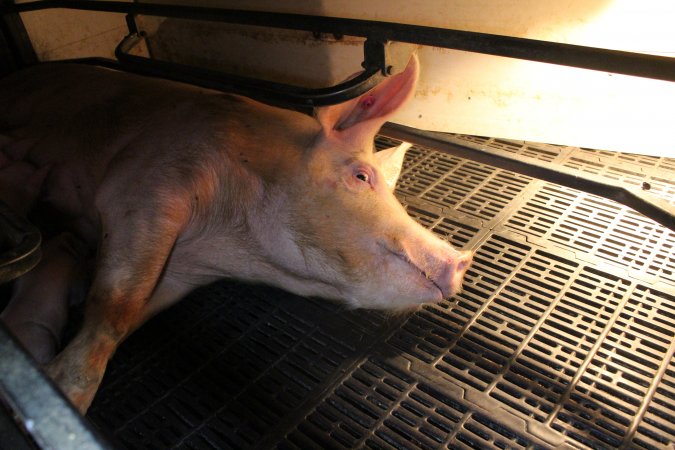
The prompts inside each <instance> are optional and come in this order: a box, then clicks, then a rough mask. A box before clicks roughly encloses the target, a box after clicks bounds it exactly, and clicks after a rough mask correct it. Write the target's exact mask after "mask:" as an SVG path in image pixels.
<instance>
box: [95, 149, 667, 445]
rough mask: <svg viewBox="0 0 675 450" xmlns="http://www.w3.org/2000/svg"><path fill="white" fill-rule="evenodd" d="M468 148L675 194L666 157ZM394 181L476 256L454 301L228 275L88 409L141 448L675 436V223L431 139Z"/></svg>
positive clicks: (425, 219)
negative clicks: (373, 296) (408, 304)
mask: <svg viewBox="0 0 675 450" xmlns="http://www.w3.org/2000/svg"><path fill="white" fill-rule="evenodd" d="M457 140H458V141H460V142H464V143H466V145H467V146H474V147H475V146H478V147H489V148H493V149H498V150H501V151H505V152H509V153H512V154H514V155H518V157H522V158H531V159H536V160H539V161H546V162H555V163H560V164H563V165H565V166H566V167H568V168H570V169H573V170H578V171H580V172H590V173H593V174H595V175H600V176H602V177H604V178H606V179H608V180H614V181H613V182H617V183H624V184H626V185H628V186H638V185H639V186H642V184H643V183H644V182H647V183H649V187H650V190H651V191H652V192H653V193H654V194H655V195H659V196H662V197H663V198H667V199H668V201H673V197H675V195H673V194H674V193H675V181H673V180H675V161H673V160H668V159H665V158H655V157H645V156H639V155H626V154H616V153H611V152H603V151H595V150H589V149H579V148H572V147H562V146H553V145H539V144H532V143H525V142H516V141H508V140H501V139H494V138H481V137H473V136H457ZM397 144H398V142H397V141H394V140H391V139H386V138H378V140H377V141H376V147H377V148H378V149H382V148H387V147H391V146H394V145H397ZM396 192H397V195H398V196H399V198H400V199H401V201H402V202H403V204H404V206H405V208H406V210H407V211H408V213H409V214H410V215H411V216H412V217H414V218H415V219H416V220H417V221H419V222H420V223H422V224H423V225H424V226H426V227H428V228H430V229H431V230H433V231H434V232H435V233H436V234H438V235H439V236H440V237H442V238H443V239H445V240H447V241H448V242H450V243H451V244H452V245H454V246H456V247H459V248H472V249H475V250H476V256H475V260H474V264H473V266H472V267H471V268H470V270H469V272H468V273H467V276H466V281H465V285H464V289H463V291H462V293H461V294H459V295H457V296H455V297H454V298H452V299H448V300H446V301H443V302H441V303H439V304H436V305H424V306H422V307H420V308H419V309H418V310H417V311H416V312H414V313H411V314H408V315H394V316H388V315H386V314H381V313H373V312H364V311H347V310H345V309H344V308H342V307H341V306H339V305H337V304H333V303H328V302H323V301H320V300H315V299H300V298H297V297H294V296H292V295H289V294H287V293H284V292H281V291H279V290H275V289H271V288H266V287H254V286H244V285H240V284H236V283H227V282H222V283H218V284H215V285H213V286H209V287H207V288H204V289H201V290H199V291H197V292H195V293H194V294H192V295H191V296H190V297H189V298H188V299H186V300H185V301H184V302H181V303H179V304H178V305H176V306H175V307H173V308H171V309H170V310H168V311H166V312H164V313H162V314H161V315H160V316H158V317H157V318H156V319H154V320H152V321H151V322H149V323H148V324H147V325H146V326H144V327H143V328H141V330H139V331H138V332H137V333H136V334H135V335H134V336H132V337H131V338H130V339H129V341H128V342H126V343H125V344H124V345H123V346H122V347H121V348H120V350H119V352H118V353H117V355H116V356H115V358H114V359H113V360H112V361H111V364H110V369H109V371H108V374H107V375H106V378H105V380H104V383H103V386H102V389H101V391H100V392H99V394H98V396H97V398H96V400H95V402H94V405H93V406H92V409H91V411H90V414H89V418H90V419H91V420H92V422H94V423H95V424H96V425H97V426H98V427H99V428H101V430H102V431H103V432H104V433H105V434H106V435H108V436H109V437H110V439H111V441H112V442H113V444H114V445H116V446H117V447H119V448H130V449H146V448H150V449H153V448H156V449H165V448H181V449H223V448H281V449H310V448H321V449H324V448H335V449H348V448H368V449H383V448H398V449H414V448H420V449H432V448H433V449H436V448H448V449H469V448H472V449H505V448H514V449H518V448H528V449H533V448H534V449H552V448H558V449H565V448H568V449H571V448H593V449H610V448H626V449H627V448H636V449H671V450H672V449H673V448H674V446H675V425H674V424H675V406H674V405H675V233H673V232H672V231H670V230H667V229H665V228H663V227H662V226H660V225H658V224H656V223H654V222H652V221H651V220H649V219H647V218H645V217H644V216H642V215H640V214H639V213H636V212H634V211H632V210H631V209H629V208H626V207H624V206H622V205H619V204H617V203H615V202H612V201H609V200H606V199H603V198H600V197H597V196H593V195H588V194H584V193H581V192H579V191H576V190H574V189H570V188H566V187H561V186H557V185H554V184H551V183H546V182H543V181H539V180H535V179H531V178H528V177H525V176H521V175H518V174H514V173H511V172H508V171H505V170H500V169H496V168H494V167H490V166H487V165H484V164H479V163H475V162H471V161H466V160H463V159H460V158H456V157H452V156H449V155H447V154H444V153H441V152H438V151H435V150H432V149H428V148H421V147H418V146H413V147H412V148H411V149H410V150H409V152H408V155H407V157H406V160H405V163H404V169H403V172H402V176H401V179H400V182H399V184H398V186H397V191H396Z"/></svg>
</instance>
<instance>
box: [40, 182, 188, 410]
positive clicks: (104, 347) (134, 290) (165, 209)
mask: <svg viewBox="0 0 675 450" xmlns="http://www.w3.org/2000/svg"><path fill="white" fill-rule="evenodd" d="M113 197H114V195H113ZM121 198H124V197H121ZM183 200H184V199H183V198H177V197H176V196H174V197H173V198H172V197H171V196H167V195H166V193H164V195H163V196H161V197H159V198H152V196H146V197H144V198H143V199H138V198H135V199H130V200H128V201H127V202H123V201H117V202H114V201H113V202H102V203H103V205H102V206H100V207H99V210H100V211H101V219H102V231H101V233H102V234H101V244H100V249H99V256H98V262H97V267H96V273H95V276H94V280H93V283H92V286H91V289H90V291H89V295H88V298H87V304H86V309H85V318H84V324H83V326H82V329H81V330H80V332H79V333H78V334H77V336H76V337H75V338H74V339H73V340H72V341H71V342H70V344H68V346H67V347H66V348H65V349H64V350H63V352H61V353H60V354H59V355H58V356H57V357H56V358H55V359H54V361H53V362H52V363H51V364H50V365H49V366H48V368H47V372H48V374H49V375H50V376H51V377H52V379H53V380H54V381H55V382H56V383H57V385H58V386H59V387H60V388H61V390H62V391H63V392H64V393H65V394H66V396H67V397H68V398H69V399H70V401H71V402H72V403H73V404H74V405H75V407H76V408H77V409H78V410H79V411H80V412H82V413H85V412H86V411H87V409H88V408H89V405H90V404H91V402H92V400H93V397H94V395H95V393H96V391H97V389H98V386H99V384H100V383H101V379H102V378H103V374H104V372H105V368H106V365H107V363H108V360H109V359H110V358H111V356H112V355H113V353H114V352H115V350H116V349H117V346H118V345H119V344H120V343H121V342H122V340H124V338H126V337H127V336H128V335H129V334H130V333H132V332H133V331H134V330H135V329H136V328H137V327H138V326H140V325H141V323H142V322H143V321H144V320H146V319H147V309H148V301H149V299H150V297H151V296H152V293H153V290H154V289H155V286H156V285H157V283H158V280H159V279H160V277H161V275H162V271H163V269H164V266H165V264H166V261H167V259H168V257H169V255H170V253H171V251H172V248H173V246H174V243H175V242H176V239H177V237H178V235H179V233H180V231H181V230H182V228H183V226H184V224H185V223H186V222H187V218H188V215H187V214H186V210H187V208H186V207H185V205H186V204H187V203H188V202H184V201H183ZM139 204H142V205H145V207H143V208H141V207H140V206H139ZM139 208H140V209H139Z"/></svg>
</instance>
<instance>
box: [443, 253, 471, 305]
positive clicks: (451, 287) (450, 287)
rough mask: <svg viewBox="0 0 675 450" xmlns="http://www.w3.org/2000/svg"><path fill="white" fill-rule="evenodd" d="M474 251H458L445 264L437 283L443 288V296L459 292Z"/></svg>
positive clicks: (450, 295)
mask: <svg viewBox="0 0 675 450" xmlns="http://www.w3.org/2000/svg"><path fill="white" fill-rule="evenodd" d="M472 261H473V252H472V251H469V250H465V251H461V252H458V254H457V255H456V256H453V257H451V258H450V260H449V261H448V264H446V265H445V267H444V268H443V270H442V271H441V273H440V274H439V277H438V279H437V280H435V283H436V284H437V285H438V286H439V287H440V288H441V291H442V292H443V297H445V298H448V297H452V296H453V295H456V294H458V293H459V292H460V291H461V289H462V281H463V280H464V274H465V273H466V271H467V269H468V268H469V266H471V262H472Z"/></svg>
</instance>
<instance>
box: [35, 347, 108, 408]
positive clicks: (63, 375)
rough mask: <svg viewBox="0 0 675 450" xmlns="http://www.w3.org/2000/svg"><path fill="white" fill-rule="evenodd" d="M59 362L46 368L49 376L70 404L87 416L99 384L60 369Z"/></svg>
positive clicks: (56, 361)
mask: <svg viewBox="0 0 675 450" xmlns="http://www.w3.org/2000/svg"><path fill="white" fill-rule="evenodd" d="M57 363H58V360H55V361H54V363H52V364H49V365H48V366H47V368H46V371H47V375H49V377H50V378H51V379H52V380H53V381H54V383H56V385H57V386H58V387H59V389H60V390H61V392H62V393H63V394H64V395H65V396H66V397H67V398H68V400H69V401H70V403H72V405H73V406H74V407H75V409H77V410H78V411H79V412H80V414H82V415H85V414H86V413H87V410H88V409H89V406H90V405H91V402H92V401H93V400H94V395H95V394H96V390H97V388H98V383H97V382H96V381H93V380H87V379H86V378H85V377H82V376H78V375H76V374H74V373H73V372H64V371H63V370H62V369H60V368H59V364H57Z"/></svg>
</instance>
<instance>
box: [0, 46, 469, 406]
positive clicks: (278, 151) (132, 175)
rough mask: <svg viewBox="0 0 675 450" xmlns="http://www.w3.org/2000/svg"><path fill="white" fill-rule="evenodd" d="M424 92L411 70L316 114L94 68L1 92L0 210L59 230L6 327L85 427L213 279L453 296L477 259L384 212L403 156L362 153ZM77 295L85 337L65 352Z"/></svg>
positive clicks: (374, 304) (60, 69)
mask: <svg viewBox="0 0 675 450" xmlns="http://www.w3.org/2000/svg"><path fill="white" fill-rule="evenodd" d="M417 77H418V62H417V59H416V58H414V57H413V58H412V59H411V60H410V62H409V64H408V66H407V68H406V69H405V70H404V71H403V72H401V73H399V74H397V75H394V76H391V77H388V78H386V79H385V80H384V81H383V82H382V83H381V84H379V85H378V86H377V87H376V88H374V89H373V90H371V91H370V92H368V93H367V94H365V95H364V96H362V97H361V98H358V99H355V100H352V101H349V102H345V103H343V104H340V105H335V106H328V107H321V108H317V110H316V112H315V115H314V117H310V116H307V115H304V114H301V113H298V112H293V111H288V110H284V109H280V108H274V107H271V106H267V105H264V104H261V103H258V102H255V101H252V100H250V99H247V98H243V97H239V96H235V95H227V94H223V93H219V92H215V91H209V90H205V89H201V88H196V87H192V86H188V85H183V84H180V83H175V82H169V81H164V80H157V79H151V78H145V77H140V76H137V75H130V74H126V73H121V72H116V71H112V70H108V69H102V68H96V67H91V66H80V65H74V64H71V65H58V64H53V65H41V66H37V67H34V68H31V69H28V70H25V71H23V72H20V73H17V74H14V75H11V76H10V77H8V78H5V79H4V80H2V81H0V134H2V139H1V140H0V146H1V149H2V152H1V153H0V156H1V158H0V199H3V200H5V201H6V202H7V203H9V204H12V205H19V206H20V208H18V209H19V211H18V212H20V213H28V211H29V210H31V209H32V210H33V212H36V211H37V210H48V211H51V212H54V213H55V216H54V217H58V221H56V223H54V221H53V220H52V223H51V224H50V229H49V231H48V233H46V234H45V236H47V237H48V238H49V239H47V240H46V242H45V244H44V246H43V259H42V261H41V263H40V264H39V265H38V266H37V267H36V268H35V269H34V270H33V271H31V272H29V273H28V274H26V275H25V276H24V277H23V279H20V280H18V282H17V283H16V286H15V289H14V294H13V298H12V300H11V302H10V304H9V306H8V307H7V308H6V310H5V311H4V312H3V319H4V320H5V322H6V323H7V324H8V325H9V326H10V328H11V329H12V330H13V331H14V332H15V334H16V335H17V336H18V337H19V339H20V340H21V341H22V342H23V343H24V345H26V347H27V348H28V349H29V351H31V353H33V355H34V356H35V357H36V359H38V360H39V361H40V362H41V363H43V364H45V365H46V368H47V371H48V373H49V375H50V376H51V377H52V378H53V379H54V380H55V381H56V383H57V384H58V385H59V387H60V388H61V389H62V390H63V392H64V393H65V394H66V395H67V396H68V397H69V398H70V400H71V401H72V402H73V403H74V405H75V406H76V407H77V408H78V409H79V410H80V411H82V412H84V411H86V410H87V408H88V407H89V405H90V403H91V401H92V398H93V396H94V394H95V392H96V389H97V388H98V385H99V383H100V381H101V378H102V376H103V373H104V371H105V367H106V364H107V362H108V360H109V358H110V357H111V356H112V354H113V353H114V351H115V349H116V348H117V346H118V345H119V344H120V342H121V341H122V340H123V339H124V338H125V337H126V336H128V335H129V334H130V333H132V332H133V331H134V330H135V329H136V328H137V327H139V326H140V325H141V324H142V323H143V322H144V321H146V320H147V319H148V318H150V317H151V316H153V315H154V314H156V313H157V312H158V311H159V310H161V309H163V308H166V307H167V306H169V305H171V304H172V303H174V302H175V301H177V300H179V299H180V298H182V297H184V296H185V295H186V294H187V293H188V292H189V291H191V290H193V289H194V288H195V287H197V286H200V285H204V284H206V283H210V282H212V281H214V280H216V279H219V278H223V277H230V278H236V279H241V280H246V281H250V282H261V283H267V284H271V285H275V286H279V287H281V288H283V289H286V290H288V291H291V292H294V293H296V294H299V295H303V296H318V297H323V298H329V299H337V300H340V301H343V302H346V303H347V304H348V305H350V306H352V307H357V308H359V307H363V308H388V309H403V308H408V307H410V306H414V305H418V304H420V303H423V302H438V301H440V300H442V299H443V298H445V297H448V296H452V295H453V294H455V293H456V292H457V291H458V289H460V286H461V283H462V277H463V275H464V273H465V271H466V269H467V267H468V265H469V264H470V262H471V257H472V254H471V252H467V251H458V250H455V249H453V248H452V247H451V246H450V245H448V244H447V243H446V242H445V241H443V240H441V239H439V238H438V237H436V236H435V235H433V234H432V233H431V232H430V231H428V230H426V229H425V228H423V227H422V226H420V225H419V224H417V223H416V222H415V221H414V220H413V219H411V218H410V217H409V216H408V215H407V214H406V212H405V210H404V209H403V207H402V206H401V204H400V203H399V202H398V201H397V200H396V198H395V197H394V194H393V188H394V184H395V183H396V179H397V177H398V174H399V173H400V169H401V164H402V161H403V155H404V153H405V151H406V149H407V146H405V145H403V146H401V147H397V148H392V149H388V150H384V151H381V152H377V153H375V152H374V151H373V139H374V136H375V133H376V132H377V131H378V130H379V128H380V126H381V125H382V124H383V123H384V122H385V121H386V120H387V119H388V118H389V117H391V116H392V115H393V114H394V113H395V112H396V111H397V110H398V109H399V108H400V107H401V106H402V105H403V104H404V103H405V102H406V100H407V99H408V98H410V97H411V96H412V95H413V93H414V90H415V85H416V81H417ZM38 216H39V214H38ZM87 255H96V256H95V261H96V262H95V268H94V269H93V271H92V270H87V269H88V267H89V266H90V264H89V263H88V262H86V259H87ZM78 292H81V293H82V295H81V297H83V298H84V297H86V302H87V303H86V307H85V320H84V324H83V326H82V329H81V330H80V331H79V333H78V334H77V335H76V337H75V338H74V339H73V340H72V341H71V342H70V343H69V344H68V345H67V346H66V347H65V348H64V349H62V350H61V349H60V346H61V343H60V335H61V331H62V329H63V327H64V324H65V321H66V319H67V310H68V305H69V302H72V301H73V298H72V297H73V295H74V294H77V293H78ZM75 296H76V297H77V296H78V295H75Z"/></svg>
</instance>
